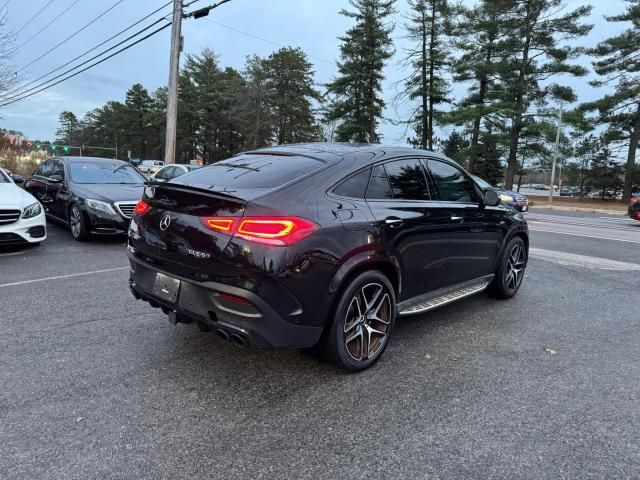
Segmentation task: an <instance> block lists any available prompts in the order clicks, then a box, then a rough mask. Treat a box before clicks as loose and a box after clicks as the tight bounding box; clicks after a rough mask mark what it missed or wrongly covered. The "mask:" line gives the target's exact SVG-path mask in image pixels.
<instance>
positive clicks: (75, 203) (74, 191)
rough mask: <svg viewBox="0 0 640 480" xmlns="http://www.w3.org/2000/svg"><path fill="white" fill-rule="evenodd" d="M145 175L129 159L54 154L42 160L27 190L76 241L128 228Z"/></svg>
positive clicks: (123, 230)
mask: <svg viewBox="0 0 640 480" xmlns="http://www.w3.org/2000/svg"><path fill="white" fill-rule="evenodd" d="M144 182H145V178H144V175H142V174H141V173H140V172H138V170H136V169H135V168H134V167H132V166H131V165H129V164H128V163H127V162H123V161H120V160H110V159H106V158H93V157H56V158H50V159H48V160H46V161H45V162H43V163H42V164H41V165H40V166H39V167H38V169H37V170H36V171H35V172H34V173H33V175H32V176H31V177H29V178H28V179H27V180H26V182H25V189H26V190H27V191H29V192H30V193H32V194H33V195H34V196H35V197H36V198H37V199H38V200H40V202H41V203H42V205H43V206H44V209H45V213H46V215H47V217H48V218H50V219H52V220H54V221H57V222H60V223H62V224H65V225H68V226H69V229H70V230H71V234H72V236H73V238H74V239H75V240H88V239H89V238H90V237H91V235H100V234H103V235H104V234H109V235H113V234H123V233H126V232H127V229H128V227H129V221H130V219H131V216H132V215H133V210H134V208H135V206H136V204H137V202H138V199H139V198H140V197H141V196H142V191H143V190H144Z"/></svg>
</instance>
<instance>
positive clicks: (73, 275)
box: [0, 267, 129, 288]
mask: <svg viewBox="0 0 640 480" xmlns="http://www.w3.org/2000/svg"><path fill="white" fill-rule="evenodd" d="M128 268H129V267H117V268H107V269H105V270H93V271H92V272H80V273H70V274H69V275H57V276H55V277H45V278H34V279H32V280H22V281H20V282H11V283H2V284H0V288H4V287H15V286H17V285H28V284H30V283H38V282H48V281H50V280H63V279H66V278H74V277H83V276H86V275H96V274H98V273H109V272H117V271H120V270H127V269H128Z"/></svg>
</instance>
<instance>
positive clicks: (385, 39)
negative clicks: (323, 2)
mask: <svg viewBox="0 0 640 480" xmlns="http://www.w3.org/2000/svg"><path fill="white" fill-rule="evenodd" d="M394 3H395V0H349V4H350V5H351V7H352V8H353V11H348V10H345V9H343V10H341V11H340V14H341V15H344V16H346V17H349V18H352V19H354V20H355V25H354V26H353V27H352V28H350V29H349V30H348V31H347V32H346V34H345V35H344V36H342V37H340V40H341V41H342V45H341V46H340V57H341V61H340V62H338V71H339V75H338V77H337V78H336V79H335V80H333V82H331V83H330V84H329V85H327V88H328V91H329V93H330V94H333V95H335V102H333V103H332V104H331V105H330V106H329V107H328V108H329V111H328V118H330V119H335V120H340V125H338V127H337V128H336V132H335V133H336V137H337V139H338V140H339V141H351V140H354V141H358V142H366V141H369V142H371V143H376V142H378V141H379V140H380V135H379V134H378V131H377V128H378V124H379V121H380V118H381V117H382V112H383V110H384V107H385V102H384V100H383V99H382V97H381V88H382V85H381V84H382V80H383V78H384V77H383V73H382V71H383V69H384V66H385V63H386V61H387V60H388V59H389V58H390V57H391V56H392V55H393V47H392V39H391V32H392V31H393V28H394V27H393V25H390V24H388V23H387V18H388V17H389V16H390V15H391V14H392V13H394V8H393V6H394Z"/></svg>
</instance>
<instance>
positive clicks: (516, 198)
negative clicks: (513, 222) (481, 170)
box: [473, 175, 529, 213]
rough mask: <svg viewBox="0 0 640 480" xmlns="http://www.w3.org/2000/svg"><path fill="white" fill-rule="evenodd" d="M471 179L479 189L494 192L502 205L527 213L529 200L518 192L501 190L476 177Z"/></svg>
mask: <svg viewBox="0 0 640 480" xmlns="http://www.w3.org/2000/svg"><path fill="white" fill-rule="evenodd" d="M473 179H474V180H475V181H476V182H477V183H478V185H479V186H480V188H481V189H483V190H493V191H494V192H496V193H497V194H498V196H499V197H500V200H502V202H503V203H504V204H506V205H509V206H510V207H511V208H515V209H516V210H518V211H519V212H522V213H526V212H528V211H529V199H528V198H527V196H526V195H523V194H522V193H519V192H514V191H513V190H505V189H503V188H498V187H494V186H493V185H491V184H490V183H489V182H487V181H485V180H483V179H482V178H480V177H478V176H476V175H473Z"/></svg>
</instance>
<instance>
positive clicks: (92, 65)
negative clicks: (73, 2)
mask: <svg viewBox="0 0 640 480" xmlns="http://www.w3.org/2000/svg"><path fill="white" fill-rule="evenodd" d="M172 23H173V22H169V23H167V24H166V25H163V26H162V27H160V28H158V29H156V30H154V31H153V32H151V33H150V34H148V35H145V36H144V37H142V38H140V39H138V40H136V41H135V42H133V43H131V44H129V45H127V46H126V47H123V48H121V49H120V50H118V51H116V52H114V53H112V54H111V55H109V56H108V57H105V58H103V59H102V60H98V61H97V62H95V63H92V64H91V65H89V66H87V67H85V68H83V69H82V70H78V71H77V72H75V73H73V74H71V75H68V76H67V77H65V78H63V79H61V80H58V81H57V82H55V83H52V84H51V85H47V86H46V87H43V88H41V89H39V90H36V91H35V92H32V93H29V94H27V95H24V96H21V97H20V98H16V99H14V100H11V101H9V102H4V103H1V104H0V107H5V106H7V105H11V104H12V103H16V102H19V101H20V100H24V99H25V98H29V97H31V96H33V95H36V94H37V93H40V92H43V91H45V90H48V89H49V88H51V87H54V86H56V85H58V84H60V83H62V82H65V81H67V80H69V79H71V78H73V77H75V76H77V75H80V74H81V73H82V72H86V71H87V70H89V69H90V68H93V67H95V66H97V65H100V64H101V63H103V62H106V61H107V60H109V59H110V58H113V57H115V56H116V55H118V54H120V53H122V52H124V51H125V50H128V49H130V48H131V47H133V46H135V45H137V44H139V43H140V42H143V41H144V40H146V39H148V38H150V37H152V36H154V35H156V34H157V33H159V32H161V31H162V30H164V29H165V28H167V27H169V26H171V24H172Z"/></svg>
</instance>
